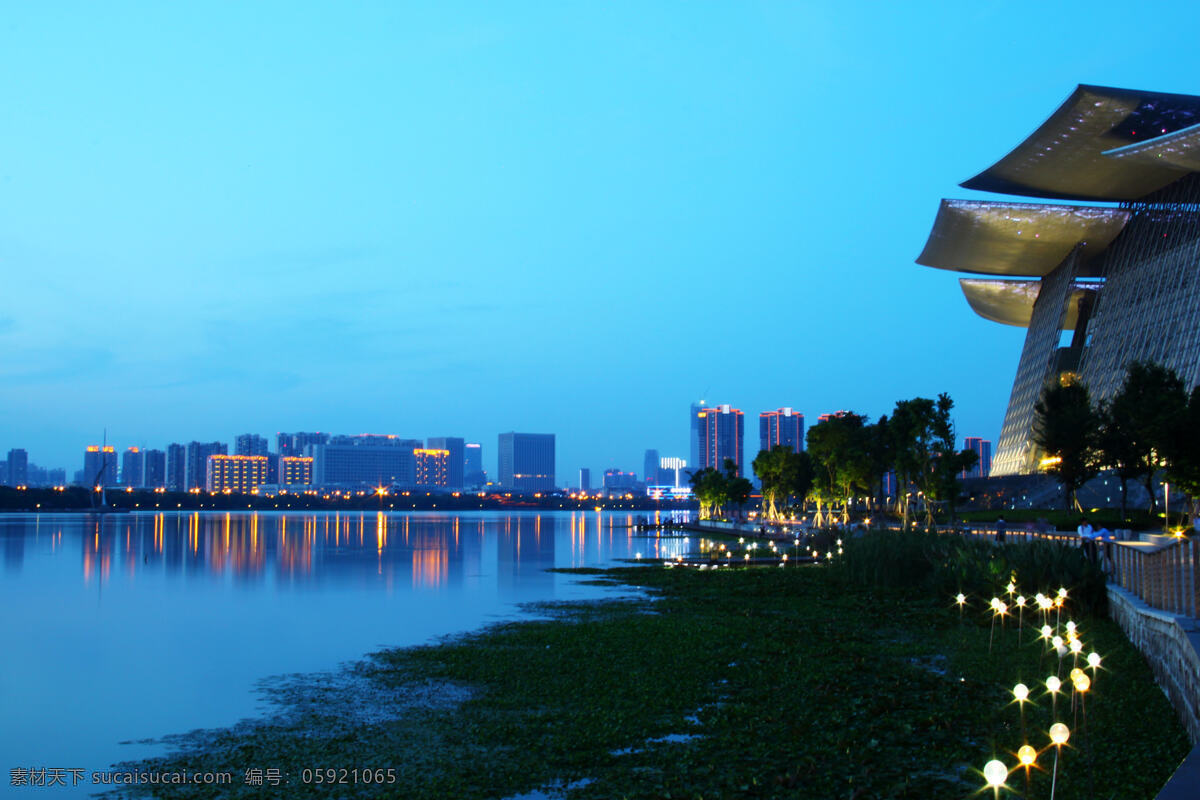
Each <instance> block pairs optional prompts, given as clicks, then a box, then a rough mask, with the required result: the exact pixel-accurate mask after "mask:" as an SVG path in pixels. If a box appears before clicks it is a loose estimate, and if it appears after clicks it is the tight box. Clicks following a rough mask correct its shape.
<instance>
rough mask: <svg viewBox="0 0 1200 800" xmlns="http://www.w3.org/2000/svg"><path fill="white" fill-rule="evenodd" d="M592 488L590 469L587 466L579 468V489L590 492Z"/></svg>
mask: <svg viewBox="0 0 1200 800" xmlns="http://www.w3.org/2000/svg"><path fill="white" fill-rule="evenodd" d="M591 490H592V471H591V470H590V469H588V468H587V467H580V468H579V491H581V492H590V491H591Z"/></svg>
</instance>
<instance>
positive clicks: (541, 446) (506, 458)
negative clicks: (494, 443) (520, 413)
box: [497, 432, 555, 492]
mask: <svg viewBox="0 0 1200 800" xmlns="http://www.w3.org/2000/svg"><path fill="white" fill-rule="evenodd" d="M497 452H498V455H497V462H498V466H499V471H500V485H501V486H503V487H505V488H506V489H513V490H514V491H520V492H544V491H550V490H552V489H554V488H555V487H554V434H553V433H512V432H509V433H502V434H500V437H499V440H498V447H497Z"/></svg>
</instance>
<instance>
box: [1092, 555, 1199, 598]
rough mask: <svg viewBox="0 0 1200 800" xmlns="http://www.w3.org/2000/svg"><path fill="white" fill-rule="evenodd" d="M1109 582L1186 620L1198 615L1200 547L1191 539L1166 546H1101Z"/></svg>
mask: <svg viewBox="0 0 1200 800" xmlns="http://www.w3.org/2000/svg"><path fill="white" fill-rule="evenodd" d="M1104 554H1105V558H1106V560H1107V562H1108V564H1109V565H1110V566H1109V580H1111V581H1112V582H1113V583H1115V584H1117V585H1118V586H1120V587H1121V588H1122V589H1124V590H1125V591H1127V592H1130V593H1132V594H1135V595H1137V596H1138V597H1139V598H1140V599H1141V600H1142V601H1143V602H1145V603H1146V604H1147V605H1149V606H1153V607H1154V608H1157V609H1160V610H1162V611H1166V612H1169V613H1171V614H1181V615H1183V616H1188V617H1196V616H1197V611H1200V584H1198V582H1197V578H1196V573H1197V571H1198V569H1200V547H1197V545H1196V543H1195V542H1194V541H1192V540H1191V539H1179V540H1177V541H1174V542H1170V543H1168V544H1165V545H1151V544H1145V543H1138V542H1104Z"/></svg>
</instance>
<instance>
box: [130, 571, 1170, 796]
mask: <svg viewBox="0 0 1200 800" xmlns="http://www.w3.org/2000/svg"><path fill="white" fill-rule="evenodd" d="M586 572H587V573H589V577H590V578H591V579H594V580H595V579H598V580H606V581H612V582H614V584H621V585H625V586H628V587H638V588H641V589H643V590H645V591H647V592H649V593H650V594H651V596H652V597H653V598H655V599H654V601H653V602H650V601H648V600H646V599H644V598H633V599H631V598H628V597H623V598H614V599H608V600H601V601H595V602H569V603H568V602H564V603H554V604H549V605H546V606H541V607H539V609H540V610H542V611H544V612H548V613H545V614H543V616H542V618H538V619H533V620H527V621H520V622H509V623H504V624H499V625H495V626H492V627H489V628H487V629H485V630H483V631H481V632H478V633H474V634H470V635H466V636H462V637H458V638H454V639H450V640H446V641H442V642H439V643H437V644H433V645H429V646H423V647H416V648H406V649H400V650H385V651H383V652H380V653H376V654H374V655H373V656H371V657H369V658H367V659H365V660H364V661H363V662H361V663H359V664H357V665H354V666H353V667H349V668H347V670H346V671H345V672H344V673H342V674H340V675H333V676H328V675H325V676H318V677H315V678H311V679H306V678H304V677H295V676H293V677H290V678H289V679H288V680H287V681H286V682H285V683H284V684H283V685H282V686H279V687H277V688H276V689H275V690H274V691H273V694H272V699H273V700H274V702H275V703H276V704H277V707H278V710H279V713H277V714H275V715H272V716H269V717H267V718H265V719H262V720H258V721H250V722H246V723H243V724H241V725H239V726H236V727H234V728H231V729H228V730H220V731H201V732H195V733H193V734H188V735H184V736H182V737H175V738H174V739H173V740H172V743H173V744H174V745H175V747H176V748H177V750H176V752H174V753H173V754H171V755H168V756H166V757H163V758H158V759H151V760H147V761H144V762H139V763H138V764H137V768H138V769H142V770H182V769H186V770H189V771H203V770H221V771H228V772H231V773H233V775H234V778H235V780H234V785H233V786H232V787H230V786H223V787H209V786H171V787H162V786H159V787H154V788H153V790H151V789H150V788H149V787H142V788H140V789H133V790H126V791H124V792H122V793H120V794H121V796H158V797H170V798H175V797H180V798H185V797H186V798H191V797H197V798H199V797H262V796H273V795H286V796H289V797H291V796H295V797H329V796H336V797H359V796H361V797H378V796H387V797H403V798H504V797H510V796H514V795H519V794H521V793H527V792H532V791H537V790H539V789H540V790H543V791H546V792H547V793H548V794H550V795H558V794H561V795H564V796H569V797H571V798H619V797H647V798H665V797H679V798H684V797H686V798H721V797H742V796H744V797H796V798H847V797H850V798H859V800H862V799H864V798H921V799H922V800H928V798H943V797H944V798H963V797H968V796H970V795H972V794H973V793H974V792H975V791H976V790H978V789H979V788H980V787H981V786H982V785H983V780H982V778H981V777H980V775H979V773H978V770H979V769H980V768H982V766H983V764H984V763H985V762H987V761H989V760H991V759H992V758H999V759H1001V760H1003V761H1005V762H1006V763H1008V764H1010V765H1011V764H1014V763H1015V761H1016V759H1015V757H1014V756H1013V755H1012V754H1013V753H1015V751H1016V750H1017V748H1018V747H1019V746H1020V745H1021V744H1022V743H1023V740H1022V727H1024V728H1025V730H1026V731H1027V739H1028V741H1029V742H1030V743H1031V744H1033V745H1034V746H1035V747H1037V748H1039V749H1041V748H1043V747H1044V746H1046V745H1047V743H1048V739H1047V737H1046V733H1045V731H1046V730H1047V728H1048V727H1049V725H1050V722H1051V719H1050V713H1051V712H1050V706H1051V703H1050V700H1049V698H1047V697H1045V696H1044V693H1043V692H1042V691H1036V690H1035V691H1034V693H1033V695H1032V698H1033V700H1034V702H1033V703H1032V704H1030V705H1028V706H1027V707H1026V709H1025V719H1024V726H1022V722H1021V719H1020V715H1019V710H1018V708H1017V707H1016V706H1015V705H1013V704H1012V703H1011V702H1010V701H1011V699H1012V695H1011V691H1010V690H1011V688H1012V686H1013V685H1014V684H1015V683H1017V682H1018V681H1023V682H1025V683H1026V684H1028V685H1030V686H1031V687H1036V686H1039V685H1040V682H1041V681H1042V680H1044V678H1045V677H1046V675H1047V674H1049V673H1050V671H1052V670H1053V669H1054V665H1053V663H1052V662H1051V661H1049V660H1047V659H1046V658H1045V656H1044V655H1043V650H1044V648H1043V647H1042V645H1040V644H1038V643H1036V640H1035V638H1034V636H1030V635H1026V636H1025V637H1024V638H1023V645H1022V646H1020V647H1018V645H1017V634H1016V632H1015V631H1014V630H1012V629H1011V627H1009V628H1008V629H1006V630H1005V631H1003V632H1002V633H1003V635H1002V636H1000V637H998V640H997V642H996V643H995V644H994V646H993V650H994V652H993V654H992V655H989V653H988V640H989V633H990V631H989V628H988V627H987V625H986V623H985V624H982V625H981V624H979V623H978V622H977V621H976V620H974V619H973V618H971V617H968V618H967V619H966V620H964V621H961V622H960V619H959V617H958V614H957V612H956V611H954V610H953V609H952V608H951V607H949V604H948V603H946V602H943V601H944V600H945V598H923V597H919V596H916V595H914V594H912V593H907V594H906V593H891V594H886V595H879V594H877V593H872V592H870V591H868V590H867V589H864V588H862V587H859V586H855V585H852V584H847V583H846V582H844V581H840V580H839V579H838V576H837V574H836V573H835V572H831V571H829V570H827V569H824V568H821V567H801V568H787V569H776V568H761V569H753V568H752V569H722V570H705V571H700V570H687V569H679V568H676V569H664V568H661V567H658V566H648V567H628V568H618V569H611V570H603V571H598V570H588V571H586ZM1078 621H1079V623H1080V628H1081V631H1083V633H1082V634H1081V635H1083V636H1084V637H1086V639H1087V641H1088V644H1089V647H1091V646H1094V647H1095V648H1096V649H1097V650H1098V651H1100V652H1101V653H1103V654H1104V669H1103V670H1102V672H1101V673H1100V674H1099V675H1098V677H1097V680H1096V682H1095V683H1094V685H1093V688H1092V691H1091V692H1090V693H1089V696H1088V698H1087V717H1086V722H1087V735H1086V736H1084V735H1083V733H1082V728H1080V727H1079V724H1078V723H1077V722H1076V720H1075V719H1073V718H1072V712H1071V710H1070V708H1069V701H1068V702H1067V708H1065V709H1064V707H1063V705H1062V702H1063V701H1062V700H1061V699H1060V703H1059V709H1058V712H1059V713H1058V716H1059V717H1060V718H1063V717H1064V716H1065V718H1066V721H1067V722H1068V724H1071V727H1072V730H1074V731H1076V736H1074V737H1073V738H1072V740H1071V745H1072V746H1071V747H1070V748H1068V749H1064V751H1063V753H1062V760H1061V761H1060V763H1059V773H1058V787H1057V793H1056V797H1057V798H1061V799H1062V800H1069V799H1071V798H1086V797H1093V796H1104V797H1108V796H1110V795H1111V796H1115V797H1121V798H1123V800H1124V799H1127V798H1152V797H1153V796H1154V795H1155V793H1156V792H1157V791H1158V789H1159V788H1160V787H1161V786H1162V784H1163V783H1164V782H1165V781H1166V779H1167V777H1168V776H1169V775H1170V773H1171V772H1172V771H1173V769H1174V768H1175V766H1176V765H1177V764H1178V763H1179V761H1180V760H1181V759H1182V758H1183V756H1184V755H1185V754H1186V753H1187V751H1188V744H1187V740H1186V737H1185V735H1184V732H1183V730H1182V728H1181V726H1179V725H1178V724H1177V723H1176V722H1175V717H1174V713H1173V712H1172V710H1171V708H1170V706H1169V704H1168V703H1167V700H1166V698H1165V697H1164V696H1163V694H1162V692H1161V691H1160V690H1159V689H1158V688H1157V687H1156V686H1155V685H1154V683H1153V679H1152V676H1151V675H1150V672H1149V669H1148V668H1147V666H1146V664H1145V661H1144V659H1142V657H1141V655H1140V654H1139V653H1137V651H1136V650H1134V649H1133V647H1132V646H1131V645H1129V643H1128V642H1127V641H1126V640H1125V638H1124V636H1123V634H1122V633H1121V631H1120V630H1119V629H1118V628H1117V627H1116V626H1115V625H1114V624H1113V623H1112V622H1110V621H1109V620H1107V619H1101V618H1095V619H1082V620H1078ZM1027 633H1028V631H1027ZM1075 713H1077V711H1076V712H1075ZM1052 758H1053V750H1052V749H1050V750H1048V751H1046V752H1043V753H1042V754H1041V756H1040V757H1039V761H1038V767H1037V768H1036V769H1035V770H1033V772H1032V774H1031V780H1032V782H1033V791H1032V796H1047V795H1048V791H1049V780H1050V777H1049V767H1050V759H1052ZM356 768H357V769H358V770H364V769H370V770H387V769H391V770H394V773H393V774H394V778H395V780H394V782H385V783H384V784H382V785H376V784H374V783H370V784H368V783H363V782H361V781H358V782H354V781H353V780H350V781H348V782H345V783H337V784H334V785H331V784H329V783H315V782H312V779H313V776H314V774H316V773H313V772H311V771H312V770H326V769H334V770H338V771H339V777H340V771H341V770H353V769H356ZM266 769H275V770H279V774H280V775H281V776H283V780H285V781H286V782H287V785H286V786H279V787H271V786H251V785H245V784H244V783H243V775H244V774H245V773H246V771H247V770H266ZM306 771H308V772H306ZM351 775H352V773H350V772H347V773H345V776H346V778H347V779H349V778H350V777H351ZM306 776H307V779H308V782H306ZM1010 781H1011V785H1012V786H1013V787H1014V788H1015V789H1016V790H1017V791H1018V792H1020V791H1021V790H1023V789H1024V785H1023V784H1024V776H1023V774H1020V773H1017V772H1014V773H1013V774H1012V775H1011V776H1010ZM1089 786H1091V787H1095V788H1100V787H1103V790H1102V791H1101V792H1095V793H1093V790H1091V789H1089Z"/></svg>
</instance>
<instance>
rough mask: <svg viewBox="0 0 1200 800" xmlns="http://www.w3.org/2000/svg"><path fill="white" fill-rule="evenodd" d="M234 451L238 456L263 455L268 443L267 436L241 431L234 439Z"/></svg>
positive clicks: (266, 451) (265, 452)
mask: <svg viewBox="0 0 1200 800" xmlns="http://www.w3.org/2000/svg"><path fill="white" fill-rule="evenodd" d="M233 451H234V453H235V454H237V455H239V456H265V455H267V454H268V452H270V451H269V445H268V444H267V437H265V436H259V435H258V434H257V433H243V434H241V435H240V436H238V437H237V438H236V439H235V440H234V450H233Z"/></svg>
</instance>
